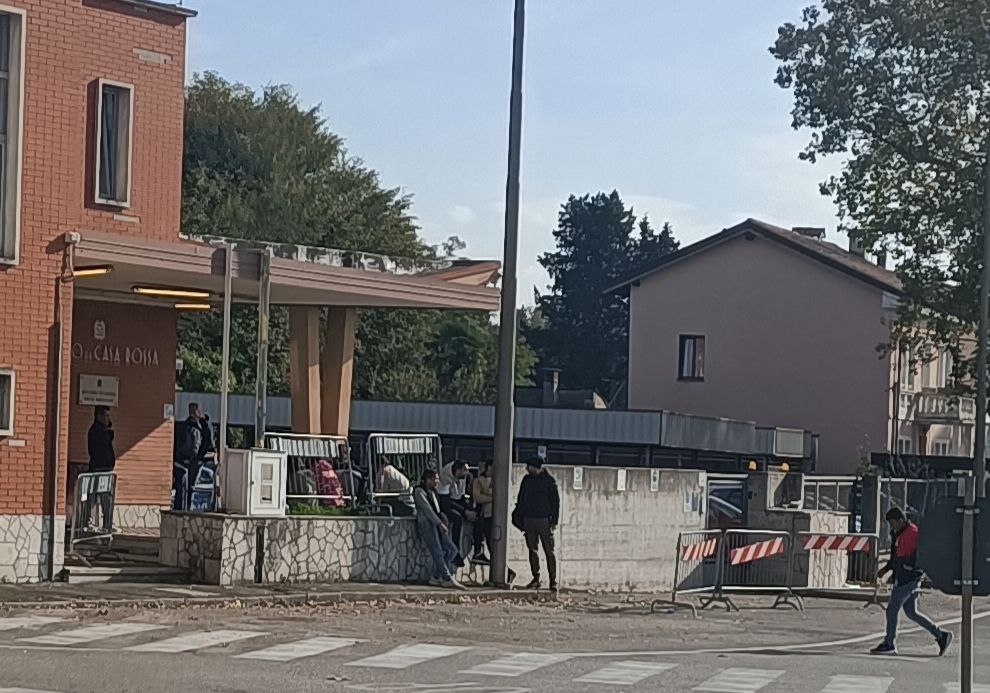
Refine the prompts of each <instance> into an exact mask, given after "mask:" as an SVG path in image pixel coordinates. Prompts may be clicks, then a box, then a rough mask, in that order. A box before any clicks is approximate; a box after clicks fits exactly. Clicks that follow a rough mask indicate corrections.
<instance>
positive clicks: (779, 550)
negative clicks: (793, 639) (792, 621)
mask: <svg viewBox="0 0 990 693" xmlns="http://www.w3.org/2000/svg"><path fill="white" fill-rule="evenodd" d="M791 545H792V539H791V535H790V534H789V533H787V532H775V531H769V530H754V529H729V530H726V532H725V538H724V539H723V541H722V551H721V555H720V561H719V563H720V571H719V586H718V590H717V592H716V595H718V596H719V597H720V598H723V599H726V600H728V597H726V596H725V594H726V592H755V593H767V592H779V594H777V598H776V599H775V600H774V603H773V606H774V608H776V607H778V606H782V605H783V606H789V607H791V608H793V609H796V610H798V611H800V610H802V609H804V604H803V602H802V601H801V598H800V597H799V596H798V595H796V594H794V592H792V591H791V588H790V585H789V577H790V569H789V567H790V563H791V561H790V555H791ZM729 608H730V609H731V608H736V609H737V610H738V607H736V605H735V604H734V603H732V602H731V601H729Z"/></svg>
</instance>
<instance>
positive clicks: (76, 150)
mask: <svg viewBox="0 0 990 693" xmlns="http://www.w3.org/2000/svg"><path fill="white" fill-rule="evenodd" d="M2 7H7V8H11V7H12V8H18V9H23V10H25V11H26V13H27V15H26V27H25V32H24V37H25V46H26V57H25V65H24V94H25V99H24V121H23V126H24V138H23V145H22V162H23V172H22V187H21V239H20V263H19V264H18V265H17V266H13V267H5V266H0V296H2V297H3V300H2V301H0V324H2V325H3V327H2V328H0V367H13V368H14V369H15V371H16V375H17V387H16V396H15V412H14V416H15V427H16V430H15V435H14V437H13V438H11V439H0V514H37V513H41V512H44V509H45V501H44V499H45V497H46V495H47V494H46V493H45V489H44V481H43V480H44V477H45V470H46V468H47V467H46V464H47V463H48V454H47V453H46V444H50V443H51V441H52V439H53V438H52V436H50V435H48V434H47V429H48V427H49V426H50V425H51V422H50V421H49V413H50V412H51V409H52V394H51V393H52V391H53V388H54V385H53V381H54V377H53V372H54V371H53V363H54V359H53V357H52V354H51V350H50V348H49V342H50V340H51V332H52V325H53V320H54V314H55V305H56V301H55V286H56V278H57V276H58V274H59V271H60V268H61V266H62V262H63V257H62V255H63V246H62V243H61V239H62V237H63V235H64V234H65V232H67V231H72V230H80V229H81V230H87V229H91V230H99V231H104V232H117V233H121V234H127V235H134V236H139V237H143V238H152V239H173V238H175V237H176V236H177V235H178V231H179V214H180V194H181V190H180V187H181V156H182V109H183V91H182V89H183V80H184V75H185V64H184V61H185V22H184V20H183V19H182V18H180V17H177V16H175V15H172V14H168V13H160V12H150V13H148V12H141V11H139V10H137V9H135V8H133V7H132V6H130V5H128V4H127V3H123V2H115V1H113V0H0V8H2ZM100 78H106V79H110V80H114V81H119V82H126V83H130V84H133V85H134V97H133V109H134V130H133V132H132V152H133V158H132V167H131V206H130V208H129V209H126V210H119V209H109V208H97V207H95V206H94V205H92V204H91V203H90V201H91V200H92V199H93V190H92V178H93V176H92V171H93V166H94V163H93V160H92V145H91V138H92V132H93V128H94V124H93V122H92V120H93V108H92V106H93V86H92V85H93V82H94V80H97V79H100ZM122 217H123V218H122ZM72 299H73V296H72V289H71V285H69V286H67V287H66V291H65V292H64V305H65V307H66V310H65V316H64V323H65V339H64V349H63V359H64V369H63V378H62V384H63V388H62V393H61V396H62V398H63V399H62V402H63V412H64V413H63V416H64V420H63V422H62V425H61V426H60V429H61V438H60V440H61V455H60V457H61V463H60V468H61V470H62V479H60V481H59V485H60V486H61V485H63V484H64V483H65V481H64V473H65V468H66V464H65V463H66V461H67V459H68V456H67V453H69V451H68V450H67V448H68V429H69V426H67V425H65V422H67V421H68V419H69V414H68V407H69V402H70V401H72V400H70V392H69V388H70V384H71V382H72V378H70V376H69V364H70V346H71V342H72V339H71V338H70V335H71V334H72V313H73V311H72ZM78 310H79V311H82V312H83V313H85V311H87V310H89V308H86V307H83V306H82V305H81V304H80V308H79V309H78ZM125 310H126V311H128V313H127V314H128V315H132V317H133V318H134V319H135V320H136V321H137V322H136V324H148V323H141V320H150V319H151V318H149V317H148V316H150V315H153V314H154V313H153V311H149V310H148V309H143V308H142V309H139V310H138V309H134V308H128V309H125ZM155 325H156V326H157V327H158V328H160V329H161V330H162V334H160V335H157V334H156V335H154V336H153V337H152V338H153V339H154V340H156V341H157V340H159V339H160V340H161V344H162V345H163V346H162V348H161V350H160V351H159V356H160V359H161V360H162V361H163V362H167V367H168V368H170V369H171V368H174V316H171V315H168V314H167V313H163V314H161V315H160V316H159V318H156V319H155ZM90 329H91V327H90ZM169 330H171V332H169ZM165 333H168V334H169V335H171V336H170V337H169V336H168V335H166V334H165ZM169 338H170V339H171V340H173V342H172V346H171V347H170V348H171V351H170V350H169V347H168V340H169ZM169 377H174V373H171V375H170V376H169ZM164 378H165V376H162V380H155V381H154V382H155V383H156V385H155V391H156V392H157V391H158V390H157V388H158V387H161V388H162V389H164ZM122 390H123V381H122ZM157 399H158V398H157V397H156V403H155V405H154V409H155V412H156V413H157V417H158V420H159V421H158V423H159V427H158V428H156V429H154V430H149V433H150V434H151V437H150V438H149V441H148V442H147V443H142V444H141V445H134V446H132V451H133V454H130V456H128V454H129V453H131V451H130V450H129V451H128V453H125V456H124V460H123V461H122V473H123V474H124V479H123V480H122V488H121V495H122V497H123V498H125V499H131V502H143V501H144V500H148V502H160V501H161V500H162V495H161V487H160V482H161V477H162V476H163V474H165V473H166V472H167V469H168V466H167V463H166V464H162V468H161V469H156V470H155V471H154V472H148V473H147V474H146V473H145V472H144V471H141V470H143V467H142V465H143V464H148V463H147V460H150V459H152V458H154V459H156V460H157V459H158V457H159V455H160V454H161V453H164V452H165V451H166V448H168V449H170V448H171V437H170V434H169V435H168V436H165V434H164V433H163V432H162V431H161V430H160V428H161V426H160V424H161V421H160V420H161V414H162V411H161V402H157ZM147 406H148V409H147V411H144V410H143V409H142V410H141V411H135V412H134V413H133V414H132V413H130V412H129V413H127V414H125V415H124V418H125V419H130V417H131V416H135V417H137V420H139V421H141V422H143V423H138V424H136V425H137V428H141V427H142V426H143V427H145V428H148V427H150V425H151V424H150V421H151V417H150V414H151V408H152V407H151V404H150V403H149V404H148V405H147ZM146 416H147V417H148V418H147V421H145V420H144V417H146ZM118 419H120V416H119V415H118ZM118 425H121V424H118ZM121 427H122V429H123V428H124V426H123V425H121ZM127 428H130V426H127ZM74 430H75V428H74ZM123 435H124V437H125V439H126V438H127V436H129V435H130V433H124V434H123ZM166 439H167V440H166ZM74 446H75V447H74V449H75V451H76V452H78V447H77V446H78V442H76V441H74ZM156 446H157V450H156V449H155V448H156ZM76 459H77V458H76ZM166 459H167V458H166ZM160 464H161V463H160ZM163 470H166V471H163ZM132 482H133V483H132ZM60 495H61V494H60Z"/></svg>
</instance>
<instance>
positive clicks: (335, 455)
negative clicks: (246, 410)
mask: <svg viewBox="0 0 990 693" xmlns="http://www.w3.org/2000/svg"><path fill="white" fill-rule="evenodd" d="M265 447H266V448H268V449H269V450H278V451H280V452H285V453H287V454H288V463H287V469H286V477H285V500H286V503H287V504H288V505H289V508H290V513H291V512H292V511H293V508H294V509H295V511H296V512H297V513H305V512H306V510H307V509H313V510H316V509H318V508H321V507H322V508H343V507H345V506H347V505H350V506H351V507H354V506H356V505H357V504H358V502H359V496H360V488H361V479H362V475H361V474H360V472H359V471H357V470H356V469H355V468H354V465H353V464H352V463H351V460H350V456H349V454H348V452H349V447H348V443H347V439H346V438H344V437H342V436H324V435H310V434H296V433H266V434H265Z"/></svg>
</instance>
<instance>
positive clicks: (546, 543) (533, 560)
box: [523, 517, 557, 585]
mask: <svg viewBox="0 0 990 693" xmlns="http://www.w3.org/2000/svg"><path fill="white" fill-rule="evenodd" d="M523 533H524V534H525V535H526V548H527V549H529V567H530V569H531V570H532V571H533V577H534V578H536V579H539V577H540V550H539V547H540V545H541V544H542V545H543V553H544V554H546V557H547V575H548V576H549V577H550V584H551V585H555V584H557V554H556V552H555V550H554V541H553V527H551V526H550V518H547V517H527V518H524V519H523Z"/></svg>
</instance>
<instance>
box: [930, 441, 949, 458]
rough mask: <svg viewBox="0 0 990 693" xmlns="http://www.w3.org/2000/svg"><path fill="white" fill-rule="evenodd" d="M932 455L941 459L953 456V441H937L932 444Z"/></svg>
mask: <svg viewBox="0 0 990 693" xmlns="http://www.w3.org/2000/svg"><path fill="white" fill-rule="evenodd" d="M932 454H933V455H938V456H939V457H948V456H949V455H951V454H952V441H951V440H936V441H934V442H933V443H932Z"/></svg>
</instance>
